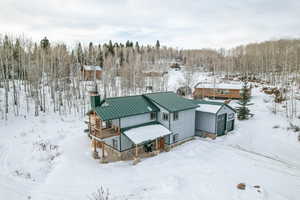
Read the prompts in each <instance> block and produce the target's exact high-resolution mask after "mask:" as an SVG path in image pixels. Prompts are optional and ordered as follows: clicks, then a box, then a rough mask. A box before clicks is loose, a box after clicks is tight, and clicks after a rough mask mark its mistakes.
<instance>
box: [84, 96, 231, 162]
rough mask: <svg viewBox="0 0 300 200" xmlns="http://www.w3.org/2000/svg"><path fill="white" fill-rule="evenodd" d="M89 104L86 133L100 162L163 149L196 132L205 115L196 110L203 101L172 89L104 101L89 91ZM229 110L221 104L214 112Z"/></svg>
mask: <svg viewBox="0 0 300 200" xmlns="http://www.w3.org/2000/svg"><path fill="white" fill-rule="evenodd" d="M91 105H92V110H91V111H90V112H89V113H88V115H89V135H90V137H91V138H92V145H93V148H94V152H95V155H98V150H99V149H101V150H100V151H102V156H101V159H102V161H103V162H108V161H116V160H128V159H133V158H138V157H145V156H149V155H153V154H157V153H159V152H160V151H165V150H166V151H167V150H168V149H169V148H170V147H171V146H173V145H174V144H178V143H180V142H183V141H186V140H188V139H191V138H193V137H194V136H195V135H197V134H198V135H199V131H200V129H198V124H201V123H200V121H203V120H206V119H205V117H206V116H205V115H203V116H201V114H199V113H200V112H198V109H199V108H202V106H204V104H203V105H202V104H201V102H198V101H195V100H190V99H185V98H182V97H180V96H178V95H176V94H175V93H173V92H158V93H149V94H143V95H136V96H124V97H114V98H107V99H104V100H101V99H100V96H99V95H97V94H96V93H92V94H91ZM221 107H222V106H221ZM223 110H224V111H223ZM231 111H232V110H231V109H227V106H225V107H224V109H223V108H222V109H220V111H218V113H217V115H218V116H219V115H221V114H222V113H226V112H231ZM198 114H199V115H198ZM233 117H234V116H233ZM211 123H214V122H211ZM232 127H233V126H232ZM201 131H206V130H201ZM207 132H208V131H207ZM209 133H212V132H209ZM96 157H97V156H96Z"/></svg>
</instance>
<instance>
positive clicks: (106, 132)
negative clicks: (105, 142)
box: [93, 128, 120, 139]
mask: <svg viewBox="0 0 300 200" xmlns="http://www.w3.org/2000/svg"><path fill="white" fill-rule="evenodd" d="M95 130H96V132H95V134H93V135H94V136H95V137H97V138H99V139H105V138H109V137H113V136H118V135H120V132H118V131H115V129H114V128H105V129H102V130H99V129H97V128H95Z"/></svg>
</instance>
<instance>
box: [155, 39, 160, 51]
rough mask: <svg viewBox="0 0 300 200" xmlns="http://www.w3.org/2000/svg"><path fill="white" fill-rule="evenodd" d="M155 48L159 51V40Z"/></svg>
mask: <svg viewBox="0 0 300 200" xmlns="http://www.w3.org/2000/svg"><path fill="white" fill-rule="evenodd" d="M155 46H156V49H159V47H160V43H159V40H157V41H156V45H155Z"/></svg>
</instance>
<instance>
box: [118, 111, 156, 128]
mask: <svg viewBox="0 0 300 200" xmlns="http://www.w3.org/2000/svg"><path fill="white" fill-rule="evenodd" d="M152 121H156V120H155V119H154V120H151V119H150V113H145V114H141V115H134V116H130V117H124V118H121V128H125V127H129V126H135V125H139V124H144V123H147V122H152Z"/></svg>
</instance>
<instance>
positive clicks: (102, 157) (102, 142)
mask: <svg viewBox="0 0 300 200" xmlns="http://www.w3.org/2000/svg"><path fill="white" fill-rule="evenodd" d="M101 146H102V158H104V142H102V145H101Z"/></svg>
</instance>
